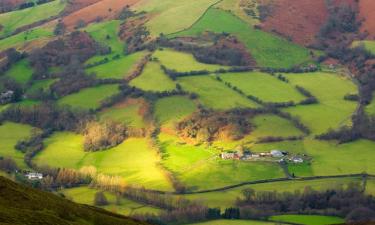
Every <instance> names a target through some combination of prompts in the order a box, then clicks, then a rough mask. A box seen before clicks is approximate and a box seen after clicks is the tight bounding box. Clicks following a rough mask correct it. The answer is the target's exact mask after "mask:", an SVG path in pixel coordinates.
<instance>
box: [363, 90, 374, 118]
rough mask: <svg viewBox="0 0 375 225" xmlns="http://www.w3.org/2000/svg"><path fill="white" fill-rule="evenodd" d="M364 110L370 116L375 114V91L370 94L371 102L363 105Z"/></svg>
mask: <svg viewBox="0 0 375 225" xmlns="http://www.w3.org/2000/svg"><path fill="white" fill-rule="evenodd" d="M365 111H366V113H367V114H368V115H370V116H374V115H375V92H374V93H373V94H372V100H371V103H370V104H368V105H367V106H366V107H365Z"/></svg>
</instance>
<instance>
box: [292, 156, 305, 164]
mask: <svg viewBox="0 0 375 225" xmlns="http://www.w3.org/2000/svg"><path fill="white" fill-rule="evenodd" d="M292 162H293V163H303V159H302V158H301V157H297V156H296V157H293V158H292Z"/></svg>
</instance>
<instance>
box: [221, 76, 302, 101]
mask: <svg viewBox="0 0 375 225" xmlns="http://www.w3.org/2000/svg"><path fill="white" fill-rule="evenodd" d="M220 78H222V79H223V81H225V82H229V83H230V84H231V85H232V86H235V87H237V88H239V89H240V90H242V91H243V92H244V93H245V94H246V95H253V96H255V97H258V98H259V99H261V100H262V101H264V102H289V101H293V102H296V103H298V102H300V101H301V100H303V99H304V98H305V97H304V96H303V95H302V94H300V93H299V92H298V91H297V90H296V89H295V87H294V86H293V85H291V84H287V83H285V82H282V81H280V80H279V79H277V78H276V77H273V76H271V75H269V74H266V73H260V72H249V73H226V74H223V75H220Z"/></svg>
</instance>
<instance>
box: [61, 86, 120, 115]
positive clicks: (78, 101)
mask: <svg viewBox="0 0 375 225" xmlns="http://www.w3.org/2000/svg"><path fill="white" fill-rule="evenodd" d="M118 87H119V86H118V84H107V85H100V86H96V87H90V88H85V89H82V90H80V91H79V92H77V93H74V94H71V95H67V96H64V97H62V98H61V99H59V100H58V104H59V105H67V106H71V107H72V108H78V109H85V110H90V109H93V110H95V109H97V108H99V107H100V104H101V102H102V101H103V100H105V99H107V98H109V97H111V96H113V95H115V94H117V93H119V91H120V90H119V88H118Z"/></svg>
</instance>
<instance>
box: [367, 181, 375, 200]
mask: <svg viewBox="0 0 375 225" xmlns="http://www.w3.org/2000/svg"><path fill="white" fill-rule="evenodd" d="M365 191H366V192H365V193H366V194H369V195H373V196H375V178H368V179H367V181H366V190H365Z"/></svg>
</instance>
